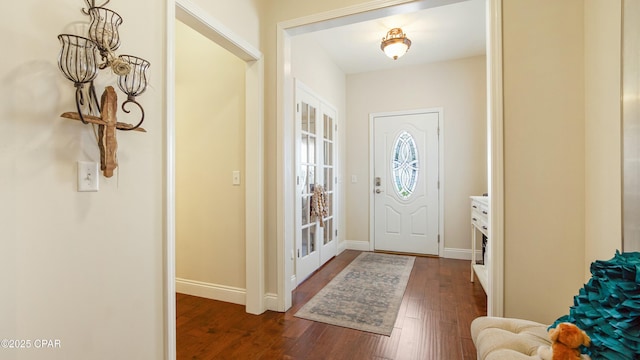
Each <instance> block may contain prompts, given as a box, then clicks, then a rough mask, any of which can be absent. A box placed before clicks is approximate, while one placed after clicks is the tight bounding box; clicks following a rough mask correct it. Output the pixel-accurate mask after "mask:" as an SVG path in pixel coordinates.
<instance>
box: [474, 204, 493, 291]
mask: <svg viewBox="0 0 640 360" xmlns="http://www.w3.org/2000/svg"><path fill="white" fill-rule="evenodd" d="M478 232H480V233H481V234H484V235H485V236H486V237H487V246H489V244H488V243H489V240H488V238H489V198H488V197H486V196H471V282H473V280H474V279H473V274H474V273H475V274H476V276H477V277H478V280H479V281H480V285H482V288H483V289H484V292H485V293H486V292H487V279H488V277H489V274H488V271H487V264H486V258H485V259H483V261H482V262H481V263H478V259H477V251H476V248H477V244H478V236H477V235H478Z"/></svg>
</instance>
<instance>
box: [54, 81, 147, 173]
mask: <svg viewBox="0 0 640 360" xmlns="http://www.w3.org/2000/svg"><path fill="white" fill-rule="evenodd" d="M117 108H118V96H117V95H116V92H115V90H114V89H113V87H112V86H107V87H106V88H105V89H104V93H102V100H101V110H102V111H101V114H100V117H97V116H92V115H84V114H83V115H82V118H84V121H86V122H88V123H91V124H96V125H98V147H99V148H100V170H102V173H103V174H104V176H105V177H107V178H110V177H112V176H113V170H115V169H116V168H117V167H118V158H117V156H116V153H117V150H118V141H117V140H116V129H118V130H134V131H140V132H147V131H146V130H145V129H143V128H141V127H138V128H135V129H134V125H131V124H125V123H121V122H118V120H117V118H116V112H117ZM60 116H61V117H63V118H66V119H72V120H78V121H82V118H81V117H80V114H78V113H77V112H66V113H64V114H62V115H60Z"/></svg>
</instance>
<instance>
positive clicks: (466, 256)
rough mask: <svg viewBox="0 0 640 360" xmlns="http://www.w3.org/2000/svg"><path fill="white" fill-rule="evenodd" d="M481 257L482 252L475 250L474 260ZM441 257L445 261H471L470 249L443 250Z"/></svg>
mask: <svg viewBox="0 0 640 360" xmlns="http://www.w3.org/2000/svg"><path fill="white" fill-rule="evenodd" d="M481 256H482V250H476V258H477V259H479V258H480V257H481ZM442 257H443V258H445V259H458V260H471V249H456V248H444V254H442Z"/></svg>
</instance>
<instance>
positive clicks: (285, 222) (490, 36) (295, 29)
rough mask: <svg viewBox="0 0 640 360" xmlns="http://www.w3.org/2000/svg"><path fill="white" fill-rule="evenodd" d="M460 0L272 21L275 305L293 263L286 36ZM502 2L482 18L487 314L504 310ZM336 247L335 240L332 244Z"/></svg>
mask: <svg viewBox="0 0 640 360" xmlns="http://www.w3.org/2000/svg"><path fill="white" fill-rule="evenodd" d="M458 1H460V0H440V1H415V0H372V1H368V2H366V3H363V4H358V5H353V6H350V7H345V8H341V9H336V10H331V11H327V12H323V13H319V14H314V15H310V16H305V17H300V18H297V19H293V20H287V21H282V22H278V23H277V45H276V46H277V65H276V97H277V99H276V134H277V135H276V136H277V141H276V143H277V145H276V146H277V147H276V192H277V193H278V194H280V195H279V196H277V197H276V202H277V204H276V213H277V219H278V220H277V223H276V253H277V255H276V257H277V261H276V262H277V265H276V267H277V269H276V279H277V294H276V296H277V299H276V300H277V304H276V305H277V306H276V307H277V309H274V310H278V311H284V310H287V309H289V308H290V307H291V302H292V294H291V292H292V290H293V288H292V285H291V284H292V282H291V277H292V275H293V266H292V263H293V262H292V261H293V260H292V259H291V256H292V255H293V241H294V240H293V236H294V234H293V225H294V223H293V222H294V208H293V195H288V194H286V191H285V190H286V189H290V188H291V186H293V184H292V181H291V179H292V177H291V170H290V168H291V164H292V163H293V162H292V160H291V157H292V156H293V154H292V146H293V144H292V141H293V134H292V131H291V128H292V126H293V124H292V120H291V117H292V115H293V114H292V113H291V109H292V108H293V106H294V105H293V85H292V81H293V80H292V75H291V71H290V69H291V37H292V36H294V35H297V34H302V33H306V32H310V31H314V30H322V29H327V28H330V27H333V26H340V25H346V24H350V23H354V22H357V21H362V20H367V19H374V18H379V17H382V16H384V15H387V14H392V13H393V12H394V11H395V10H397V8H398V7H402V6H407V7H412V8H414V9H416V10H418V9H424V8H427V7H433V6H441V5H446V4H450V3H455V2H458ZM502 2H503V0H486V11H485V16H486V19H487V21H486V22H487V31H486V35H487V52H486V56H487V67H486V69H487V123H488V124H487V127H488V135H487V136H488V138H487V141H488V167H489V169H488V173H489V179H488V185H489V186H488V187H489V193H490V194H491V198H492V199H491V200H490V216H489V222H490V224H491V225H490V228H489V235H490V238H491V241H492V244H493V245H494V246H492V247H490V249H489V259H490V262H491V264H490V265H489V272H490V274H491V276H490V277H489V290H488V291H487V304H488V306H487V313H488V315H491V316H502V315H503V313H504V271H503V269H504V139H503V129H504V117H503V113H504V111H503V104H504V97H503V83H502V72H503V64H502ZM338 245H340V244H338Z"/></svg>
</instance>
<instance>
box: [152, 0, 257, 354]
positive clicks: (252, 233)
mask: <svg viewBox="0 0 640 360" xmlns="http://www.w3.org/2000/svg"><path fill="white" fill-rule="evenodd" d="M176 20H179V21H180V22H182V23H184V24H185V25H187V26H188V27H190V28H192V29H194V30H196V31H197V32H199V33H200V34H202V35H204V37H206V38H208V39H209V40H211V41H213V42H215V43H216V44H217V45H219V46H221V47H222V48H224V49H226V50H227V51H229V52H230V53H232V54H233V55H235V56H236V57H237V58H239V59H241V60H242V61H244V63H245V66H244V71H245V73H244V104H243V105H242V106H243V107H244V128H243V131H242V132H241V134H240V137H241V138H243V139H244V145H243V148H244V159H243V160H244V166H243V168H241V169H240V168H238V169H235V168H234V169H233V170H234V171H233V173H229V174H228V179H227V180H228V182H227V184H232V183H233V182H235V181H236V180H235V178H236V173H235V171H236V170H237V171H238V172H239V173H238V174H237V175H239V176H238V177H239V181H240V182H241V183H243V184H244V194H243V200H242V201H244V210H243V212H244V219H245V221H244V238H243V240H241V241H243V242H244V252H243V254H240V255H239V256H242V257H243V258H244V272H245V289H231V290H233V291H231V292H230V291H228V290H229V289H216V290H223V292H226V293H227V294H229V293H233V292H234V291H236V292H239V293H237V294H234V296H236V299H238V302H243V303H244V305H245V309H246V311H247V312H248V313H251V314H260V313H262V312H264V311H265V310H266V307H265V294H264V219H263V216H264V215H263V213H264V211H263V208H264V204H263V202H264V201H263V199H264V196H263V192H264V191H263V189H264V169H263V168H264V165H263V156H262V155H263V143H264V142H263V138H264V129H263V112H264V109H263V104H264V100H263V98H264V88H263V83H264V60H263V58H262V54H261V53H260V51H259V50H257V49H255V48H254V47H253V46H252V45H251V44H249V43H248V42H246V41H245V40H244V39H243V38H241V37H240V36H238V35H237V34H235V33H233V32H231V31H230V30H229V29H228V28H226V27H225V26H223V25H222V24H221V23H220V22H219V21H218V20H216V19H215V18H213V17H211V16H210V15H209V14H208V13H207V12H206V11H204V10H203V9H201V8H199V7H198V6H197V5H195V4H193V3H192V2H190V1H187V0H168V1H167V19H166V24H167V74H166V79H167V83H166V91H167V92H166V114H167V115H166V116H167V123H166V129H165V131H166V140H165V141H166V144H165V149H166V150H165V151H166V153H165V156H166V182H165V188H166V193H165V199H164V208H165V229H164V230H165V234H164V238H165V274H164V280H165V284H164V295H165V314H166V317H165V319H164V328H165V339H166V340H165V344H166V349H165V354H166V356H167V358H169V359H171V358H175V356H176V302H175V297H176V243H175V242H176V118H175V111H176V104H175V94H176V67H175V51H176V43H175V36H176V25H175V23H176ZM212 163H213V161H208V160H207V159H206V157H203V165H204V166H214V164H212ZM196 285H201V284H196Z"/></svg>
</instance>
